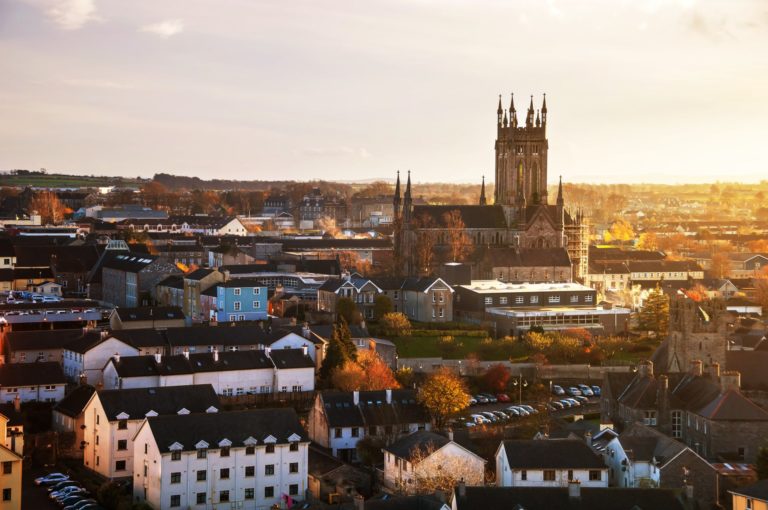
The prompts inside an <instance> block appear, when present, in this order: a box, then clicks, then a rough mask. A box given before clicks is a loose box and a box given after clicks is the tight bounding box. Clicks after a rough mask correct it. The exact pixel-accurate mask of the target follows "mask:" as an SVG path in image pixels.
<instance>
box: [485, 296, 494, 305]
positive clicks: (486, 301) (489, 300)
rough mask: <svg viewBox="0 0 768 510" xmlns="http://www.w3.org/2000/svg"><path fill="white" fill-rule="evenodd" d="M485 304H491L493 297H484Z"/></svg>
mask: <svg viewBox="0 0 768 510" xmlns="http://www.w3.org/2000/svg"><path fill="white" fill-rule="evenodd" d="M485 304H486V305H492V304H493V297H487V298H485Z"/></svg>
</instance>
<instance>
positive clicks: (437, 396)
mask: <svg viewBox="0 0 768 510" xmlns="http://www.w3.org/2000/svg"><path fill="white" fill-rule="evenodd" d="M418 400H419V402H421V403H422V404H423V405H424V407H426V408H427V410H428V411H429V413H430V414H431V415H432V421H433V422H434V424H435V427H436V428H438V429H441V428H443V426H444V425H445V424H446V422H447V420H448V418H449V417H450V416H452V415H454V414H456V413H460V412H461V411H463V410H464V409H466V408H467V406H469V393H468V392H467V388H466V386H465V384H464V381H463V380H462V379H461V377H459V376H458V375H457V374H456V373H454V372H453V371H451V370H450V369H448V368H441V369H440V370H438V371H436V372H434V373H433V374H432V375H430V376H429V377H428V378H427V380H426V381H425V382H424V384H422V385H421V388H419V393H418Z"/></svg>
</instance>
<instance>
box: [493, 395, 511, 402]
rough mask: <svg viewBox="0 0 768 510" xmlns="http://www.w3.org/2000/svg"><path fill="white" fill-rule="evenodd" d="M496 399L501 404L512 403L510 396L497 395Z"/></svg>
mask: <svg viewBox="0 0 768 510" xmlns="http://www.w3.org/2000/svg"><path fill="white" fill-rule="evenodd" d="M496 399H497V400H498V401H499V402H509V401H510V398H509V395H507V394H506V393H499V394H497V395H496Z"/></svg>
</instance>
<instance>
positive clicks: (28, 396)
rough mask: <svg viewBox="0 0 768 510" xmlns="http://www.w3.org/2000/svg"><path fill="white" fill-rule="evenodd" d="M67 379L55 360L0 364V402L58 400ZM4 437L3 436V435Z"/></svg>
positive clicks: (61, 395)
mask: <svg viewBox="0 0 768 510" xmlns="http://www.w3.org/2000/svg"><path fill="white" fill-rule="evenodd" d="M66 386H67V381H66V379H65V377H64V373H63V372H62V371H61V365H60V364H58V363H56V362H55V361H41V362H39V363H11V364H2V365H0V402H3V403H13V402H14V400H15V399H17V398H18V399H19V400H20V402H58V401H60V400H61V399H63V398H64V392H65V389H66ZM3 437H4V436H3Z"/></svg>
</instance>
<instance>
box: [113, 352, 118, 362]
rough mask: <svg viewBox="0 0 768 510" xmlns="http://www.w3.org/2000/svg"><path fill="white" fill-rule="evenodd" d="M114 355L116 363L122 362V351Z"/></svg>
mask: <svg viewBox="0 0 768 510" xmlns="http://www.w3.org/2000/svg"><path fill="white" fill-rule="evenodd" d="M112 357H113V358H114V359H115V363H120V353H119V352H116V353H115V354H114V355H113V356H112Z"/></svg>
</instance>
